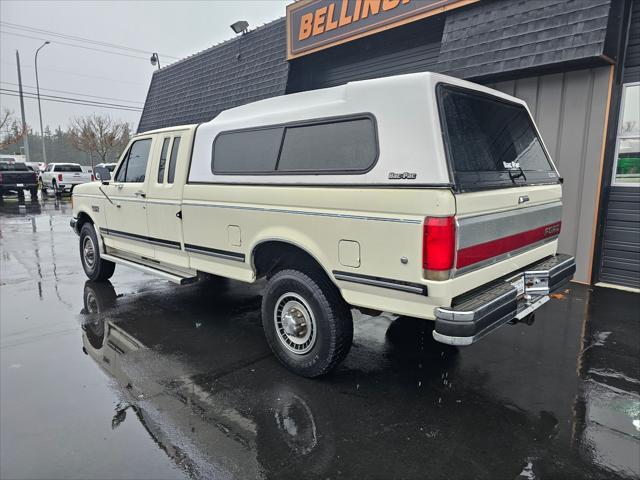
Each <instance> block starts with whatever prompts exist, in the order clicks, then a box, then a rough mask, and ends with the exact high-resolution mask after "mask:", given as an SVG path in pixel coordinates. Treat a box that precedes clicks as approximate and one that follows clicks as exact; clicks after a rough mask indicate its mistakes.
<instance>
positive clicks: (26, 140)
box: [16, 50, 31, 162]
mask: <svg viewBox="0 0 640 480" xmlns="http://www.w3.org/2000/svg"><path fill="white" fill-rule="evenodd" d="M16 65H17V66H18V91H19V92H20V113H21V114H22V135H23V137H22V143H23V144H24V154H25V156H26V157H27V162H30V161H31V157H30V156H29V132H28V131H27V120H26V118H25V116H24V98H23V96H22V73H21V72H20V54H19V53H18V50H16Z"/></svg>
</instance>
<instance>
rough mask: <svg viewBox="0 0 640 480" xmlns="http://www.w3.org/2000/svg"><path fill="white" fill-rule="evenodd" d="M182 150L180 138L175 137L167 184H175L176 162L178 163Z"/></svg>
mask: <svg viewBox="0 0 640 480" xmlns="http://www.w3.org/2000/svg"><path fill="white" fill-rule="evenodd" d="M179 149H180V137H173V145H171V158H170V159H169V172H168V173H167V183H173V180H174V178H175V176H176V162H177V161H178V151H179Z"/></svg>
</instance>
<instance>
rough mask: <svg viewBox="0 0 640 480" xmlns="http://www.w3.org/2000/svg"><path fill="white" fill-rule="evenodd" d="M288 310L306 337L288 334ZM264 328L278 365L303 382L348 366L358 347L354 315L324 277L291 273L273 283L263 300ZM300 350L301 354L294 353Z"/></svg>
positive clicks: (276, 277)
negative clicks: (354, 345)
mask: <svg viewBox="0 0 640 480" xmlns="http://www.w3.org/2000/svg"><path fill="white" fill-rule="evenodd" d="M285 309H286V312H287V313H289V314H290V315H289V318H294V319H296V320H295V321H303V322H304V323H303V324H302V325H306V327H303V328H302V332H304V335H302V334H301V333H302V332H297V333H296V334H287V333H286V331H285V329H286V328H287V326H286V325H287V320H286V318H287V317H288V315H286V314H285ZM294 313H295V315H294ZM298 314H299V315H298ZM300 319H302V320H300ZM276 325H278V326H276ZM262 327H263V328H264V333H265V336H266V338H267V342H268V343H269V346H270V347H271V350H272V351H273V353H274V354H275V355H276V357H277V358H278V360H280V362H282V363H283V364H284V365H285V366H286V367H287V368H288V369H290V370H291V371H293V372H294V373H297V374H298V375H302V376H303V377H318V376H320V375H325V374H327V373H329V372H330V371H331V370H333V369H334V368H335V367H336V366H337V365H338V364H339V363H340V362H341V361H342V360H344V358H345V357H346V356H347V354H348V353H349V349H350V348H351V343H352V341H353V319H352V318H351V310H350V309H349V306H348V305H347V303H346V302H345V301H344V300H343V299H342V297H341V296H340V292H339V290H338V289H337V287H336V286H335V285H334V284H333V283H332V282H331V281H330V280H329V279H328V278H327V277H326V276H325V275H324V273H322V272H302V271H298V270H293V269H291V270H281V271H279V272H277V273H276V274H275V275H274V276H273V277H271V278H270V279H269V281H268V282H267V286H266V288H265V292H264V295H263V297H262ZM298 327H300V325H296V328H298ZM309 327H311V328H309ZM307 332H310V333H307ZM307 335H308V336H309V337H308V339H307V340H305V338H307ZM299 336H300V337H301V338H298V337H299ZM302 341H304V343H300V344H297V343H295V342H302ZM307 342H308V343H307ZM287 345H288V346H287ZM296 348H300V350H299V351H296V352H294V351H292V349H296Z"/></svg>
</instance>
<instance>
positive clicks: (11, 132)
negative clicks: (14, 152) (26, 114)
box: [0, 108, 26, 150]
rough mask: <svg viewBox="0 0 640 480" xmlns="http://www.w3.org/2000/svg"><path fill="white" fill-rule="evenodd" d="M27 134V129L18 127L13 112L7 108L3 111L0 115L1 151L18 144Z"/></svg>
mask: <svg viewBox="0 0 640 480" xmlns="http://www.w3.org/2000/svg"><path fill="white" fill-rule="evenodd" d="M25 132H26V129H25V128H24V127H23V126H21V125H18V123H17V121H16V119H15V118H14V116H13V112H12V111H11V110H9V109H6V108H5V109H3V110H2V114H0V150H2V149H4V148H6V147H8V146H9V145H13V144H15V143H18V142H19V141H20V139H21V138H22V137H23V136H24V134H25Z"/></svg>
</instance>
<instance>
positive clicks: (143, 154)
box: [115, 138, 151, 183]
mask: <svg viewBox="0 0 640 480" xmlns="http://www.w3.org/2000/svg"><path fill="white" fill-rule="evenodd" d="M150 149H151V139H150V138H145V139H144V140H138V141H137V142H134V143H133V144H132V145H131V148H129V153H128V154H127V158H126V159H125V161H124V162H122V166H121V167H120V169H119V170H118V173H117V174H116V179H115V181H116V182H124V183H142V182H144V178H145V174H146V171H147V162H148V161H149V150H150Z"/></svg>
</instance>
